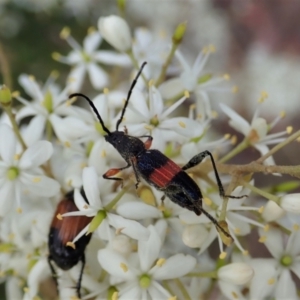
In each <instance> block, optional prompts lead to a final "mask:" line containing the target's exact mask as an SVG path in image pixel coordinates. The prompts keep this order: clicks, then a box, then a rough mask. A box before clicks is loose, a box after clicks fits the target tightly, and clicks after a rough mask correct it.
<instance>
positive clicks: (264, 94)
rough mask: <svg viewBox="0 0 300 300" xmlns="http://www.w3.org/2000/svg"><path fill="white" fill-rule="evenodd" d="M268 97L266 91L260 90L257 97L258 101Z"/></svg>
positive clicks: (260, 101)
mask: <svg viewBox="0 0 300 300" xmlns="http://www.w3.org/2000/svg"><path fill="white" fill-rule="evenodd" d="M268 97H269V95H268V93H267V92H266V91H262V92H261V93H260V98H259V99H258V102H259V103H262V102H264V101H265V100H266V99H267V98H268Z"/></svg>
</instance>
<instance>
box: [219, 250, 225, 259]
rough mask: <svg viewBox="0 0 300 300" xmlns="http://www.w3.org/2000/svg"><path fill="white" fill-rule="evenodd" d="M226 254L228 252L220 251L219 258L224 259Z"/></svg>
mask: <svg viewBox="0 0 300 300" xmlns="http://www.w3.org/2000/svg"><path fill="white" fill-rule="evenodd" d="M226 256H227V253H226V252H224V251H223V252H221V253H220V255H219V258H220V259H224V258H225V257H226Z"/></svg>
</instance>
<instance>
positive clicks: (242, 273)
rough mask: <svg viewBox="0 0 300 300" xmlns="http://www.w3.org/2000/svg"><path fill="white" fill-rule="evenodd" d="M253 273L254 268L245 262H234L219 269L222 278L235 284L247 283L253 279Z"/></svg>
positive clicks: (219, 276) (219, 275)
mask: <svg viewBox="0 0 300 300" xmlns="http://www.w3.org/2000/svg"><path fill="white" fill-rule="evenodd" d="M253 275H254V270H253V268H252V267H251V266H249V265H247V264H245V263H232V264H229V265H226V266H224V267H222V268H220V269H219V270H218V278H219V279H220V280H223V281H226V282H228V283H232V284H235V285H243V284H246V283H247V282H249V281H250V280H251V279H252V277H253Z"/></svg>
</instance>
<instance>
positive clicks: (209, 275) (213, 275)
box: [185, 271, 218, 279]
mask: <svg viewBox="0 0 300 300" xmlns="http://www.w3.org/2000/svg"><path fill="white" fill-rule="evenodd" d="M185 276H187V277H204V278H213V279H217V278H218V272H217V271H210V272H199V273H188V274H187V275H185Z"/></svg>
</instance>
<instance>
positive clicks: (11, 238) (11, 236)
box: [8, 233, 15, 241]
mask: <svg viewBox="0 0 300 300" xmlns="http://www.w3.org/2000/svg"><path fill="white" fill-rule="evenodd" d="M14 238H15V234H14V233H10V234H9V235H8V239H9V240H11V241H12V240H13V239H14Z"/></svg>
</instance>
